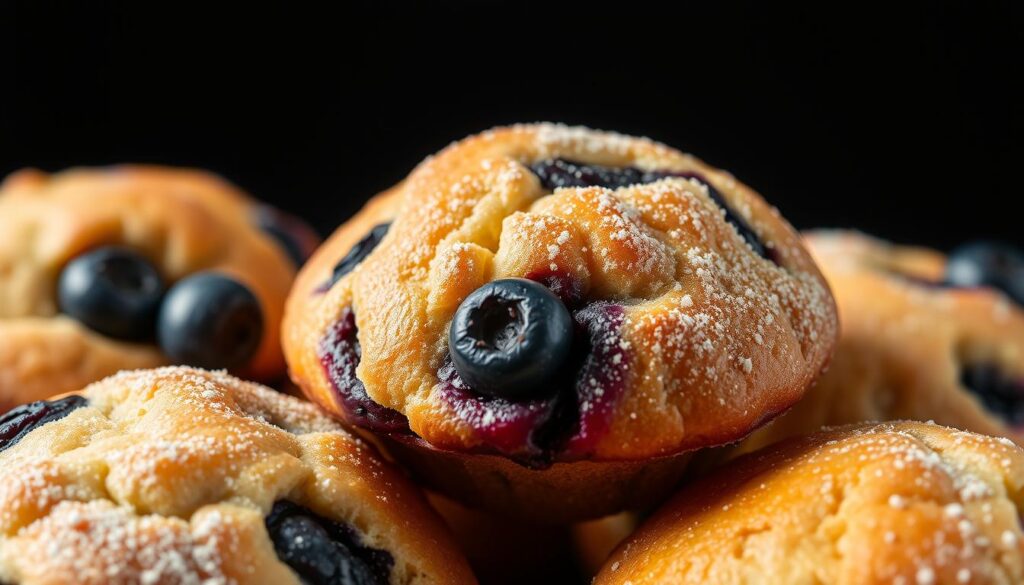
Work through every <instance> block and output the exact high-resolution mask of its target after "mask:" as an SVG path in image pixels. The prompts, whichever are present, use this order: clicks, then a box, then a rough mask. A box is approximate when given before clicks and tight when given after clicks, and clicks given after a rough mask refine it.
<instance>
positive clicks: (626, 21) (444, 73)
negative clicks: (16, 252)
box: [0, 1, 1024, 248]
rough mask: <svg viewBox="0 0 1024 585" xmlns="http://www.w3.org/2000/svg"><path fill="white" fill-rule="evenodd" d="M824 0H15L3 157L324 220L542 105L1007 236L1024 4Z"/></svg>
mask: <svg viewBox="0 0 1024 585" xmlns="http://www.w3.org/2000/svg"><path fill="white" fill-rule="evenodd" d="M143 4H145V6H143ZM819 4H820V5H814V6H813V7H800V8H797V7H779V6H775V5H774V3H768V2H761V3H756V4H751V5H744V6H737V5H733V4H730V5H725V4H720V3H714V2H702V3H672V4H668V3H664V4H663V3H651V4H644V3H641V2H620V3H617V4H607V5H602V4H600V3H586V4H561V3H528V2H487V1H476V2H471V1H465V2H452V1H448V2H434V3H426V2H424V3H409V4H403V3H394V2H374V3H366V4H363V3H346V4H345V5H344V7H335V8H334V9H333V10H331V11H330V12H327V11H324V9H322V8H313V5H307V6H303V5H300V4H295V3H289V4H287V5H285V4H280V5H277V6H258V5H257V3H251V4H250V5H248V6H238V7H229V6H227V5H218V6H214V5H212V3H204V4H194V5H192V4H189V3H181V2H179V3H174V4H165V5H159V4H149V3H141V2H132V3H129V2H124V3H113V2H76V3H71V2H67V3H52V2H7V3H3V4H0V6H2V9H0V10H2V12H0V60H2V61H0V65H2V66H3V68H2V76H0V172H3V173H7V172H9V171H11V170H14V169H16V168H19V167H22V166H36V167H41V168H44V169H48V170H56V169H59V168H62V167H66V166H69V165H76V164H102V163H112V162H120V161H143V162H163V163H172V164H182V165H195V166H200V167H206V168H209V169H212V170H215V171H217V172H220V173H222V174H224V175H226V176H227V177H229V178H230V179H232V180H234V181H235V182H237V183H238V184H240V185H241V186H243V187H244V188H246V189H248V190H250V191H251V192H253V193H254V194H256V195H257V196H259V197H262V198H264V199H267V200H270V201H273V202H275V203H277V204H278V205H280V206H282V207H285V208H289V209H291V210H293V211H295V212H298V213H300V214H302V215H305V216H307V217H308V218H310V219H311V220H313V222H314V223H315V224H316V225H317V227H318V228H319V229H320V230H321V231H323V232H325V233H329V232H330V231H331V230H332V229H333V228H334V227H335V226H336V225H338V224H339V223H340V222H342V221H343V220H344V219H345V218H346V217H347V216H348V215H349V214H351V213H352V212H353V211H354V210H356V209H358V207H359V206H360V205H361V204H362V202H363V201H365V199H366V198H367V197H369V196H370V195H372V194H373V193H375V192H376V191H378V190H381V189H383V188H385V187H387V186H389V185H390V184H392V183H393V182H395V181H397V180H398V179H400V178H401V177H403V176H404V175H405V174H406V173H407V172H408V171H409V170H410V169H411V168H412V166H413V165H415V164H416V163H417V162H418V161H419V160H421V159H422V158H423V157H424V156H426V155H427V154H429V153H431V152H433V151H435V150H437V149H438V148H440V147H442V146H444V145H445V144H447V143H448V142H450V141H452V140H455V139H457V138H459V137H461V136H464V135H466V134H469V133H473V132H476V131H479V130H482V129H485V128H487V127H490V126H493V125H497V124H504V123H509V122H516V121H535V120H553V121H564V122H568V123H581V124H587V125H590V126H594V127H599V128H606V129H614V130H619V131H623V132H627V133H634V134H642V135H647V136H651V137H653V138H656V139H658V140H661V141H664V142H667V143H669V144H671V145H673V146H677V147H679V148H681V149H683V150H686V151H689V152H693V153H694V154H697V155H698V156H700V157H702V158H704V159H706V160H707V161H708V162H710V163H712V164H715V165H717V166H721V167H724V168H727V169H729V170H731V171H733V172H734V173H735V174H736V175H737V176H738V177H739V178H740V179H742V180H743V181H745V182H747V183H748V184H750V185H752V186H753V187H755V188H756V189H758V190H759V191H761V192H762V194H764V195H765V197H766V198H767V199H768V200H769V201H771V202H772V203H774V204H776V205H777V206H778V207H780V209H781V210H782V212H783V214H784V215H786V217H788V218H789V219H790V221H792V222H793V223H794V224H795V225H796V226H797V227H801V228H805V227H813V226H857V227H860V228H861V229H864V230H866V231H870V232H873V233H876V234H878V235H882V236H886V237H889V238H891V239H895V240H898V241H903V242H920V243H925V244H931V245H935V246H939V247H943V248H948V247H949V246H951V245H953V244H955V243H956V242H958V241H961V240H963V239H968V238H975V237H981V236H986V237H996V238H1002V239H1006V240H1010V241H1013V242H1016V243H1018V244H1021V243H1024V236H1022V233H1021V230H1020V229H1019V223H1020V218H1019V216H1018V214H1017V213H1015V210H1016V207H1018V206H1017V205H1016V202H1017V201H1018V200H1019V199H1020V197H1021V189H1020V188H1019V184H1020V177H1019V171H1020V170H1021V166H1022V165H1021V163H1020V161H1021V156H1022V154H1024V148H1022V141H1021V126H1022V112H1021V108H1022V106H1021V104H1022V103H1024V95H1022V90H1021V89H1020V87H1018V86H1017V85H1018V82H1019V81H1020V78H1021V77H1022V72H1024V67H1022V64H1024V63H1022V56H1024V51H1022V46H1024V45H1022V40H1024V39H1022V36H1024V33H1022V31H1024V19H1022V4H1024V3H1020V2H1011V1H1006V2H992V3H988V2H963V3H959V4H949V3H920V4H917V3H904V2H889V3H888V4H882V5H879V6H870V5H868V4H864V3H853V4H851V5H849V6H842V5H839V4H835V3H819ZM669 6H671V8H669Z"/></svg>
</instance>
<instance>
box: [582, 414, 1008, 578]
mask: <svg viewBox="0 0 1024 585" xmlns="http://www.w3.org/2000/svg"><path fill="white" fill-rule="evenodd" d="M1022 502H1024V452H1022V451H1021V449H1020V448H1019V447H1017V446H1016V445H1014V443H1013V442H1012V441H1010V440H1008V439H1004V438H993V437H987V436H983V435H977V434H973V433H969V432H965V431H958V430H956V429H951V428H948V427H941V426H938V425H934V424H925V423H918V422H896V423H883V424H865V425H859V426H852V427H843V428H838V429H831V430H829V431H826V432H821V433H818V434H814V435H809V436H805V437H800V438H794V439H792V440H789V441H784V442H782V443H779V444H777V445H773V446H771V447H768V448H766V449H764V450H761V451H758V452H756V453H753V454H748V455H746V456H744V457H741V458H739V459H737V460H735V461H733V462H732V463H730V464H728V465H726V466H725V467H723V468H722V469H720V470H718V471H716V472H715V473H713V474H711V475H710V476H708V477H705V478H703V479H701V480H700V481H697V482H694V483H693V484H691V485H688V486H687V487H685V488H684V489H683V490H682V491H680V492H679V493H678V494H677V495H676V496H674V497H673V498H672V500H670V501H669V502H668V503H667V504H665V505H664V506H662V507H661V508H660V509H659V510H658V511H656V512H655V513H654V514H653V515H652V516H651V517H650V518H649V519H647V520H646V521H645V522H644V523H643V524H642V525H641V526H640V528H639V529H638V530H637V531H636V532H635V533H634V534H633V535H632V536H630V537H629V538H628V539H626V541H625V542H624V543H623V544H621V545H620V546H619V547H618V549H617V550H616V551H615V552H614V553H613V554H612V555H611V557H609V558H608V560H607V561H606V562H605V565H604V567H603V568H602V570H601V572H600V573H599V574H598V575H597V577H596V578H595V579H594V584H595V585H627V584H629V585H654V584H659V585H660V584H667V583H673V584H679V585H683V584H695V585H696V584H705V583H715V584H717V585H740V584H746V583H762V584H764V585H775V584H778V585H790V584H793V583H836V584H851V585H853V584H869V583H870V584H876V583H877V584H881V583H894V584H900V583H902V584H904V585H946V584H949V585H956V584H962V583H972V584H991V585H996V584H1004V583H1022V582H1024V529H1022V525H1021V520H1020V518H1021V514H1022V512H1024V507H1022Z"/></svg>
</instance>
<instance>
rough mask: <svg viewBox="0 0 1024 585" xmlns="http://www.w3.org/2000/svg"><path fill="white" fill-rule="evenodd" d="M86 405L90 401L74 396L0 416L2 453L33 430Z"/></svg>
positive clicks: (40, 402) (11, 411) (33, 403)
mask: <svg viewBox="0 0 1024 585" xmlns="http://www.w3.org/2000/svg"><path fill="white" fill-rule="evenodd" d="M86 404H88V401H87V400H86V399H85V398H82V397H81V396H77V395H74V396H68V397H65V398H61V399H60V400H52V401H46V400H40V401H38V402H31V403H29V404H22V405H21V406H19V407H17V408H14V409H12V410H10V411H8V412H7V413H6V414H4V415H0V451H3V450H4V449H6V448H8V447H11V446H13V445H14V444H15V443H17V442H18V441H20V440H21V439H22V438H24V437H25V435H27V434H29V433H30V432H31V431H32V430H34V429H36V428H38V427H41V426H42V425H44V424H46V423H48V422H53V421H55V420H60V419H62V418H64V417H65V416H67V415H69V414H71V412H72V411H74V410H76V409H79V408H81V407H83V406H85V405H86Z"/></svg>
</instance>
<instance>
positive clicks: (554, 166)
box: [530, 158, 663, 191]
mask: <svg viewBox="0 0 1024 585" xmlns="http://www.w3.org/2000/svg"><path fill="white" fill-rule="evenodd" d="M530 170H531V171H533V174H535V175H537V177H538V178H539V179H540V184H541V185H543V186H544V188H545V189H547V190H549V191H554V190H555V189H559V188H562V187H606V188H608V189H618V188H621V187H628V186H630V185H638V184H641V183H650V182H652V181H649V180H648V181H645V180H644V174H645V173H644V171H641V170H640V169H637V168H634V167H605V166H601V165H588V164H584V163H578V162H573V161H569V160H565V159H562V158H555V159H548V160H542V161H540V162H536V163H534V164H533V165H531V166H530ZM659 178H663V177H659ZM653 180H654V181H656V180H658V179H653Z"/></svg>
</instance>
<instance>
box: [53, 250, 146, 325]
mask: <svg viewBox="0 0 1024 585" xmlns="http://www.w3.org/2000/svg"><path fill="white" fill-rule="evenodd" d="M164 288H165V287H164V282H163V279H161V278H160V273H159V272H157V270H156V268H155V267H154V266H153V265H152V264H151V263H150V262H149V261H147V260H146V259H145V258H143V257H142V256H140V255H138V254H136V253H135V252H132V251H131V250H128V249H125V248H119V247H115V246H108V247H104V248H99V249H96V250H93V251H92V252H89V253H87V254H83V255H82V256H79V257H78V258H75V259H74V260H72V261H71V262H69V263H68V265H67V266H65V267H64V270H63V271H61V273H60V277H59V278H58V280H57V303H58V306H59V307H60V310H61V312H63V313H65V314H67V315H68V316H70V317H72V318H74V319H75V320H77V321H78V322H79V323H82V324H83V325H85V326H86V327H88V328H89V329H92V330H93V331H96V332H98V333H102V334H103V335H106V336H107V337H113V338H115V339H124V340H128V341H139V340H143V339H147V338H149V337H151V336H152V334H153V324H154V322H155V321H156V314H157V311H158V310H159V308H160V300H161V299H162V298H163V295H164Z"/></svg>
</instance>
